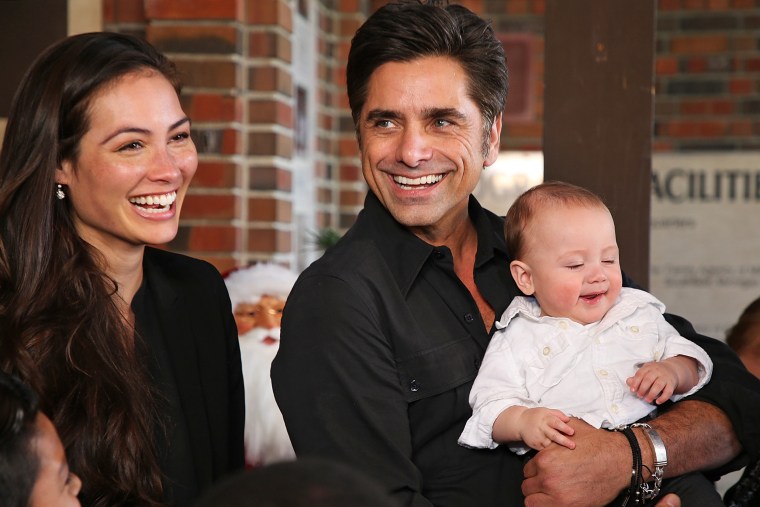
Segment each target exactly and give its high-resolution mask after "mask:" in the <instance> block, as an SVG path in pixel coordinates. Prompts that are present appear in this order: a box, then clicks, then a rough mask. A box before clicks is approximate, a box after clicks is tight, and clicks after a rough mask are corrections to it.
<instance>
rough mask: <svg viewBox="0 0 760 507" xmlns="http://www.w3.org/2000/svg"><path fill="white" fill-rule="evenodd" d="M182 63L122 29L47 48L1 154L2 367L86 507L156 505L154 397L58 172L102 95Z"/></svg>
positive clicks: (24, 87) (23, 90)
mask: <svg viewBox="0 0 760 507" xmlns="http://www.w3.org/2000/svg"><path fill="white" fill-rule="evenodd" d="M135 72H158V73H160V74H162V75H163V76H165V77H166V78H167V79H168V80H169V81H170V82H171V83H172V84H173V85H174V86H175V89H176V90H177V91H178V92H179V85H178V82H177V75H176V70H175V68H174V66H173V64H172V63H171V62H170V61H168V60H167V59H166V58H165V57H164V56H163V55H161V54H160V53H159V52H157V51H156V50H155V49H154V48H153V47H152V46H151V45H150V44H148V43H147V42H145V41H143V40H140V39H138V38H136V37H132V36H128V35H124V34H115V33H102V32H100V33H89V34H82V35H77V36H72V37H69V38H67V39H64V40H62V41H61V42H59V43H57V44H55V45H53V46H51V47H50V48H48V49H47V50H46V51H45V52H44V53H43V54H42V55H40V56H39V57H38V58H37V59H36V60H35V62H34V63H33V64H32V66H31V68H30V69H29V71H27V73H26V75H25V77H24V79H23V81H22V83H21V85H20V86H19V89H18V91H17V92H16V95H15V97H14V100H13V104H12V107H11V111H10V114H9V116H8V123H7V127H6V132H5V139H4V141H3V145H2V151H1V152H0V325H1V326H2V329H0V368H2V369H4V370H6V371H9V372H12V373H14V374H16V375H17V376H19V377H20V378H22V379H23V380H24V381H26V382H27V383H29V384H30V385H31V387H32V388H33V389H34V391H35V392H36V393H38V395H39V397H40V403H41V407H40V408H41V409H42V411H43V412H45V413H47V414H49V415H50V417H51V419H52V420H53V422H54V424H55V426H56V427H57V429H58V432H59V434H60V436H61V440H62V441H63V443H64V446H65V448H66V454H67V456H68V459H69V462H70V464H71V467H72V469H73V470H74V471H75V472H76V473H77V474H78V475H79V476H80V477H81V478H82V481H83V489H82V495H81V497H82V500H83V503H84V504H86V505H94V506H109V507H110V506H113V505H123V504H139V505H159V504H160V503H161V502H162V498H163V492H162V485H161V472H160V469H159V466H158V461H157V457H156V451H155V443H154V432H155V428H156V421H157V416H156V411H155V403H154V399H155V396H154V395H153V392H152V388H151V387H150V386H151V383H150V382H149V380H148V374H147V371H146V369H145V367H144V366H143V363H144V362H143V361H140V359H139V357H138V355H139V348H138V347H137V346H136V344H135V336H134V329H133V328H132V327H131V326H130V325H129V324H128V323H127V321H126V320H125V318H124V317H123V315H122V313H121V311H120V310H119V307H118V304H117V302H116V301H115V297H116V296H115V292H116V283H115V282H114V281H113V280H112V279H110V278H109V277H108V276H107V275H106V273H105V272H104V270H103V266H104V265H105V264H104V259H102V258H100V254H99V252H98V251H97V250H95V249H94V248H93V247H91V246H90V245H88V244H87V243H85V242H84V241H83V240H82V239H81V238H80V237H79V236H78V234H77V232H76V230H75V228H74V223H73V221H72V218H71V215H70V210H69V209H68V199H64V200H59V199H56V196H55V190H56V184H55V171H56V168H57V167H60V165H61V162H62V161H64V160H70V161H72V162H74V164H73V165H74V166H75V167H76V160H77V156H78V149H79V143H80V140H81V139H82V136H83V135H84V134H85V133H86V132H87V130H88V128H89V125H88V123H89V107H90V105H91V102H92V100H93V97H94V96H95V95H96V94H97V93H99V92H101V91H102V90H103V89H105V88H106V87H107V86H110V85H112V84H113V83H114V82H115V81H116V80H118V79H119V78H121V77H123V76H125V75H128V74H134V73H135Z"/></svg>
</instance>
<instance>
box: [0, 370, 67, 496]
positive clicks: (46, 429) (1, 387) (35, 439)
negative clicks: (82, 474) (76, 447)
mask: <svg viewBox="0 0 760 507" xmlns="http://www.w3.org/2000/svg"><path fill="white" fill-rule="evenodd" d="M81 486H82V482H81V481H80V480H79V477H77V476H76V475H75V474H73V473H71V472H70V471H69V467H68V465H67V464H66V455H65V453H64V450H63V445H62V444H61V440H60V439H59V438H58V433H56V431H55V427H53V423H51V422H50V419H48V418H47V417H45V415H44V414H43V413H42V412H40V411H39V410H38V406H37V398H36V397H35V396H34V394H33V393H32V392H31V390H30V389H29V387H27V386H26V385H24V384H23V383H21V382H20V381H19V380H18V379H17V378H15V377H12V376H10V375H7V374H6V373H5V372H3V371H0V491H1V492H2V495H0V507H79V505H80V504H79V500H77V494H78V493H79V489H80V487H81Z"/></svg>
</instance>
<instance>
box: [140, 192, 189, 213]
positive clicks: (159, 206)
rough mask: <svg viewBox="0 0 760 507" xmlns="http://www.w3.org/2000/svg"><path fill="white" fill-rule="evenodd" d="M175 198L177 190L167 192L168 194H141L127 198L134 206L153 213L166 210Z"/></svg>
mask: <svg viewBox="0 0 760 507" xmlns="http://www.w3.org/2000/svg"><path fill="white" fill-rule="evenodd" d="M176 200H177V192H169V193H168V194H156V195H141V196H139V197H130V198H129V202H131V203H132V204H134V205H135V206H140V207H141V208H143V210H144V211H148V212H153V213H160V212H162V211H167V210H168V209H169V207H170V206H171V205H172V204H174V201H176Z"/></svg>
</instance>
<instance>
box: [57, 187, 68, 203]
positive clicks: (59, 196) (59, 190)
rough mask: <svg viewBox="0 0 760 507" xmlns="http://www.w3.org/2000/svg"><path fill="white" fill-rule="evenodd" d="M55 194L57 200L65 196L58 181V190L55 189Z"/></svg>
mask: <svg viewBox="0 0 760 507" xmlns="http://www.w3.org/2000/svg"><path fill="white" fill-rule="evenodd" d="M55 196H56V197H57V198H58V200H59V201H62V200H63V199H64V198H65V197H66V194H64V193H63V187H62V186H61V184H60V183H58V190H56V191H55Z"/></svg>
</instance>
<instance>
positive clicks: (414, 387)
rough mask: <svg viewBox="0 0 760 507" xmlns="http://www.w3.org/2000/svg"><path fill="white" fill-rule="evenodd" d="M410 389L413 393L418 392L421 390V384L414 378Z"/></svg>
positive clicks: (410, 383)
mask: <svg viewBox="0 0 760 507" xmlns="http://www.w3.org/2000/svg"><path fill="white" fill-rule="evenodd" d="M409 390H410V391H412V392H413V393H416V392H417V391H419V390H420V385H419V384H418V383H417V381H416V380H412V381H411V382H409Z"/></svg>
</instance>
